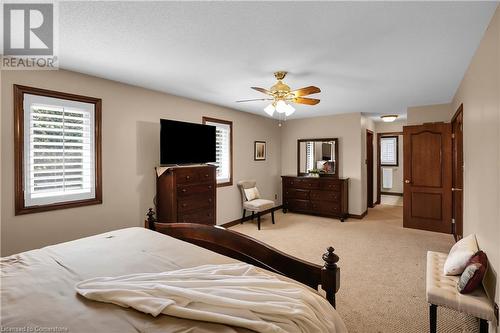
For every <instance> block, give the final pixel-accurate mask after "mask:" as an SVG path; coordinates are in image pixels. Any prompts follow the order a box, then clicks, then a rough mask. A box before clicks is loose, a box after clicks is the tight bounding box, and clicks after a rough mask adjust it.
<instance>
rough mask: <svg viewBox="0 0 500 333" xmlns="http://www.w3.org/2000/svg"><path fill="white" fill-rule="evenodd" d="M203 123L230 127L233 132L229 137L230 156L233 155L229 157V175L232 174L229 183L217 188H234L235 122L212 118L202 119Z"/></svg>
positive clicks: (221, 184) (219, 184)
mask: <svg viewBox="0 0 500 333" xmlns="http://www.w3.org/2000/svg"><path fill="white" fill-rule="evenodd" d="M202 122H203V124H206V123H207V122H211V123H219V124H224V125H229V130H230V132H231V133H230V137H229V154H230V155H231V156H229V173H230V175H229V181H228V182H224V183H217V187H224V186H232V185H233V122H232V121H229V120H223V119H217V118H210V117H202Z"/></svg>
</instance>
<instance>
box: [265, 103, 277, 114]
mask: <svg viewBox="0 0 500 333" xmlns="http://www.w3.org/2000/svg"><path fill="white" fill-rule="evenodd" d="M274 110H275V107H274V105H273V104H272V103H271V104H269V105H268V106H266V107H265V108H264V111H265V112H266V113H267V114H268V115H270V116H271V117H272V116H273V114H274Z"/></svg>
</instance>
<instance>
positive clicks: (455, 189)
mask: <svg viewBox="0 0 500 333" xmlns="http://www.w3.org/2000/svg"><path fill="white" fill-rule="evenodd" d="M451 191H452V192H460V191H463V190H462V189H461V188H457V187H452V188H451Z"/></svg>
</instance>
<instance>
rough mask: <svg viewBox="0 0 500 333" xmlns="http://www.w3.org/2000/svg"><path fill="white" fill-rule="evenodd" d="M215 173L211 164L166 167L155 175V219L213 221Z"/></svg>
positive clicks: (207, 222)
mask: <svg viewBox="0 0 500 333" xmlns="http://www.w3.org/2000/svg"><path fill="white" fill-rule="evenodd" d="M216 190H217V184H216V177H215V167H214V166H211V165H200V166H180V167H171V168H167V169H166V170H165V171H164V172H162V173H161V174H159V175H158V172H157V178H156V214H157V215H156V216H157V220H158V222H167V223H168V222H187V223H202V224H216V223H215V216H216V210H215V207H216V193H217V192H216Z"/></svg>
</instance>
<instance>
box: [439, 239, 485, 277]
mask: <svg viewBox="0 0 500 333" xmlns="http://www.w3.org/2000/svg"><path fill="white" fill-rule="evenodd" d="M477 251H478V248H477V242H476V236H475V235H474V234H471V235H469V236H467V237H465V238H462V239H461V240H459V241H458V242H456V243H455V245H453V247H452V248H451V250H450V253H449V254H448V258H446V262H445V264H444V274H445V275H459V274H462V272H463V271H464V269H465V267H466V266H467V262H468V261H469V259H470V258H471V257H472V256H473V255H474V253H476V252H477Z"/></svg>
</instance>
